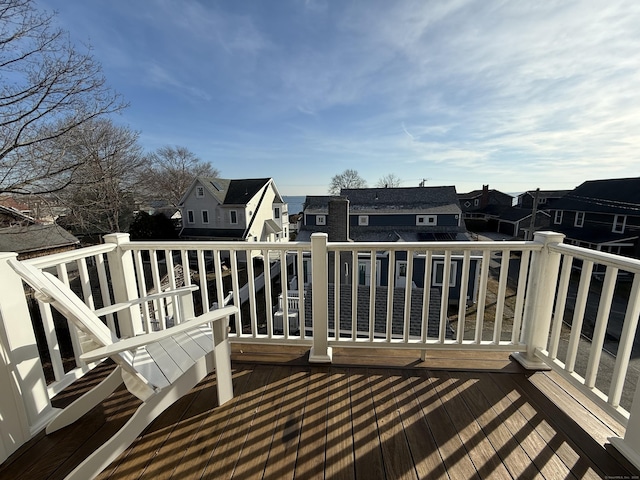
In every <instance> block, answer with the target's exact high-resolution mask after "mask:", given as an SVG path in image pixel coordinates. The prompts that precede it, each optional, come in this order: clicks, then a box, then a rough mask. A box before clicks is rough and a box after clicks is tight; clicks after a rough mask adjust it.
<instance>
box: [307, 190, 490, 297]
mask: <svg viewBox="0 0 640 480" xmlns="http://www.w3.org/2000/svg"><path fill="white" fill-rule="evenodd" d="M340 193H341V194H340V196H339V197H331V196H308V197H307V200H306V203H305V206H306V207H305V210H304V219H303V225H302V228H301V230H300V232H299V234H298V240H301V241H308V240H309V239H310V237H311V234H313V233H314V232H325V233H328V235H329V241H357V242H438V241H462V240H469V239H470V236H469V234H468V233H467V231H466V228H465V224H464V220H463V219H462V211H461V209H460V205H459V203H458V196H457V193H456V190H455V187H452V186H445V187H415V188H362V189H342V191H341V192H340ZM390 258H393V259H394V263H393V277H394V278H393V280H392V281H393V285H389V271H390ZM425 259H426V256H417V257H414V259H413V269H412V270H413V275H412V278H407V272H408V269H407V254H406V252H403V251H398V252H397V253H395V254H394V255H393V257H392V256H391V255H390V254H389V252H382V251H379V252H376V258H375V259H373V260H372V259H371V253H370V252H361V253H359V254H358V271H357V272H354V273H353V275H356V276H357V282H358V284H359V285H362V286H368V285H371V284H372V283H375V285H377V286H382V287H390V286H391V287H393V288H406V286H407V285H409V286H411V287H412V288H431V287H434V288H437V289H439V290H440V289H442V280H443V270H444V259H443V257H442V255H437V254H434V255H433V257H432V260H431V262H432V265H431V272H432V278H431V281H430V284H429V285H426V286H425V285H424V283H425V281H424V276H425ZM372 262H375V267H374V266H373V265H372ZM346 263H349V260H348V259H345V258H341V259H340V261H339V264H340V268H341V271H342V279H343V280H342V281H344V282H345V283H349V281H350V280H349V279H348V276H349V272H348V267H346V266H345V265H346ZM461 263H462V259H461V258H456V257H453V258H452V262H451V278H450V282H449V298H450V300H451V302H455V301H457V299H458V298H459V294H460V282H461V278H462V265H461ZM479 265H480V258H479V257H473V258H472V259H471V271H470V275H469V286H468V292H469V297H468V302H473V301H475V293H476V277H477V275H476V273H477V272H479ZM372 267H374V268H372ZM308 271H309V269H308V268H306V269H305V272H303V275H304V278H305V283H308V277H309V275H308ZM372 271H375V272H376V275H375V278H371V276H372V274H371V272H372Z"/></svg>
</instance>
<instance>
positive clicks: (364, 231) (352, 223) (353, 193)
mask: <svg viewBox="0 0 640 480" xmlns="http://www.w3.org/2000/svg"><path fill="white" fill-rule="evenodd" d="M339 199H344V200H346V201H347V203H348V206H347V210H345V209H344V202H343V206H342V207H340V205H339V203H340V202H333V203H332V200H339ZM305 205H306V208H305V210H304V212H303V214H304V219H303V225H302V228H301V232H300V233H301V234H302V232H303V231H306V232H307V234H306V236H307V237H308V236H309V235H310V233H309V232H316V231H319V232H328V233H329V236H330V237H332V234H335V235H338V236H342V237H344V238H345V239H346V238H349V239H351V240H353V241H385V242H389V241H391V242H397V241H404V242H426V241H439V240H468V239H469V236H468V234H467V229H466V227H465V224H464V221H463V219H462V210H461V209H460V204H459V202H458V196H457V194H456V190H455V187H452V186H451V187H410V188H357V189H342V191H341V192H340V197H331V196H308V197H307V200H306V203H305ZM331 206H333V207H334V209H333V210H331V211H330V209H331ZM344 228H346V229H347V230H348V235H347V236H345V235H344V234H345V232H344V231H343V230H344ZM336 229H337V230H336ZM299 238H300V237H299Z"/></svg>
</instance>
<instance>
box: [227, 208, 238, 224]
mask: <svg viewBox="0 0 640 480" xmlns="http://www.w3.org/2000/svg"><path fill="white" fill-rule="evenodd" d="M229 220H230V221H231V223H232V224H236V223H238V212H237V211H236V210H230V211H229Z"/></svg>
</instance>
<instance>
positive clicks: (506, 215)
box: [487, 207, 550, 238]
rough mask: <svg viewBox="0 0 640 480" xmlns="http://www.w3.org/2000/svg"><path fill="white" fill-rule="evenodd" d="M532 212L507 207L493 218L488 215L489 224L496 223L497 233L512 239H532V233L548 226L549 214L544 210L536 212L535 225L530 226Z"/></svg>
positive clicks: (525, 209)
mask: <svg viewBox="0 0 640 480" xmlns="http://www.w3.org/2000/svg"><path fill="white" fill-rule="evenodd" d="M532 216H533V211H532V210H530V209H527V208H519V207H509V208H505V209H503V210H501V211H500V212H499V213H498V214H496V215H495V216H493V215H489V216H488V217H487V218H488V219H489V223H490V224H492V223H494V222H497V229H496V231H497V232H498V233H503V234H505V235H509V236H511V237H513V238H526V237H527V236H529V237H530V238H532V234H533V232H535V231H537V230H542V229H544V228H546V227H548V226H549V217H550V215H549V213H548V212H547V211H545V210H538V211H536V221H535V224H534V225H532V224H531V218H532Z"/></svg>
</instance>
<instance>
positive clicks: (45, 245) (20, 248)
mask: <svg viewBox="0 0 640 480" xmlns="http://www.w3.org/2000/svg"><path fill="white" fill-rule="evenodd" d="M78 243H80V242H79V240H78V239H77V238H76V237H74V236H73V235H72V234H70V233H69V232H67V231H66V230H65V229H64V228H62V227H60V226H58V225H55V224H51V225H42V224H35V225H24V226H17V227H6V228H0V251H2V252H16V253H29V252H36V251H38V250H47V249H51V248H60V247H66V246H72V245H76V244H78Z"/></svg>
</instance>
